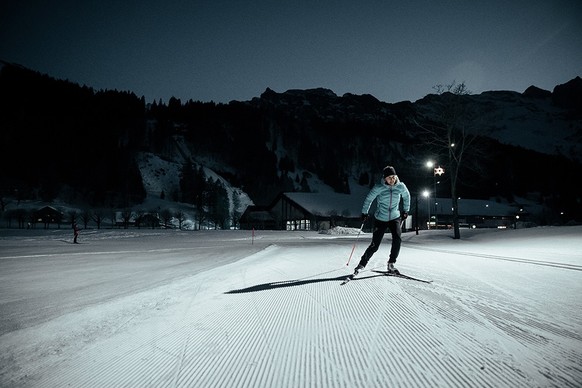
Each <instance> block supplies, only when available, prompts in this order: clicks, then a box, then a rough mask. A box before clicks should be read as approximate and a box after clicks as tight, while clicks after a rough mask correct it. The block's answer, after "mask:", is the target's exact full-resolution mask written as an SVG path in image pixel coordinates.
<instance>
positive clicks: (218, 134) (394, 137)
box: [0, 63, 582, 218]
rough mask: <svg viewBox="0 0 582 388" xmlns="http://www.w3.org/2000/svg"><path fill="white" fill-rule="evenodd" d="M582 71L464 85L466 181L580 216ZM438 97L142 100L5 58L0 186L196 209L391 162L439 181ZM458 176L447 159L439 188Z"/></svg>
mask: <svg viewBox="0 0 582 388" xmlns="http://www.w3.org/2000/svg"><path fill="white" fill-rule="evenodd" d="M580 81H581V80H580V78H579V77H577V78H576V79H574V80H571V81H569V82H567V83H565V84H562V85H558V86H556V88H555V89H554V91H552V92H550V91H544V90H541V89H538V88H535V87H534V86H532V87H530V88H528V90H526V91H525V92H524V93H519V92H513V91H490V92H486V93H482V94H479V95H467V96H463V104H465V105H466V106H467V107H468V109H470V110H471V111H472V112H473V117H474V119H473V120H472V121H470V122H467V124H469V125H468V126H467V127H468V128H469V129H470V130H471V131H473V132H474V133H476V134H478V135H480V139H479V147H476V148H474V149H472V150H471V152H469V153H467V154H466V155H465V162H464V165H463V166H464V168H463V170H462V171H461V176H460V180H459V187H458V192H459V193H460V195H462V196H463V197H466V198H491V197H498V198H502V199H504V200H507V201H512V199H513V197H514V196H520V197H527V198H530V199H532V200H534V201H537V202H538V203H543V204H545V205H547V206H549V207H550V208H553V209H555V211H556V212H559V211H563V210H559V209H558V208H561V209H567V213H568V214H572V215H573V216H574V218H582V209H581V206H582V205H580V203H581V199H580V197H579V195H578V194H576V191H575V190H573V188H574V187H575V185H576V182H579V181H580V180H581V179H582V169H581V168H580V167H581V166H580V163H581V159H580V155H582V152H580V151H582V148H581V147H582V115H581V113H580V112H582V107H581V105H580V96H582V86H581V85H580V84H581V82H580ZM442 99H443V95H436V94H431V95H427V96H426V97H425V98H423V99H421V100H418V101H416V102H409V101H403V102H401V103H397V104H388V103H385V102H382V101H379V100H378V99H376V98H375V97H373V96H371V95H353V94H349V93H348V94H345V95H343V96H337V95H336V94H335V93H334V92H333V91H331V90H328V89H309V90H289V91H286V92H283V93H277V92H275V91H273V90H270V89H267V90H266V91H265V92H264V93H263V94H261V96H259V97H256V98H253V99H252V100H250V101H232V102H231V103H229V104H214V103H212V102H200V101H196V102H195V101H186V102H182V101H180V100H177V99H174V98H172V99H170V101H168V102H167V103H164V102H162V101H154V102H153V103H151V104H146V102H145V101H144V99H143V97H142V98H139V97H137V96H135V95H134V94H133V93H131V92H118V91H103V90H100V91H95V90H93V89H91V88H90V87H87V86H83V87H80V86H78V85H75V84H72V83H69V82H67V81H60V80H55V79H53V78H51V77H50V76H47V75H42V74H38V73H36V72H33V71H30V70H28V69H24V68H22V67H19V66H15V65H12V64H7V63H3V66H2V68H1V71H0V125H1V126H2V129H3V130H2V133H1V135H0V136H1V138H0V163H1V164H2V165H3V166H6V167H5V168H3V169H2V170H1V171H0V194H1V196H2V197H3V198H15V199H18V200H35V199H40V200H43V201H47V202H50V201H54V200H56V199H59V200H61V201H64V202H66V203H70V204H76V205H77V206H93V207H95V206H99V207H112V208H123V207H136V206H140V207H147V208H150V207H151V206H152V205H149V204H148V203H149V202H151V201H152V200H154V199H163V200H164V201H170V202H175V203H183V204H186V205H187V206H190V207H191V208H197V210H196V211H200V209H202V208H208V206H209V205H208V204H209V202H204V201H211V200H212V201H214V203H215V205H213V206H215V207H225V208H227V210H226V211H227V213H228V214H232V212H233V211H240V209H243V208H244V207H245V206H246V205H247V204H250V203H254V204H257V205H266V204H268V203H270V202H271V201H272V200H273V198H274V197H275V196H276V195H277V194H278V193H279V192H281V191H308V192H326V191H329V192H339V193H351V192H353V191H355V190H357V191H360V190H362V189H365V188H366V187H368V186H369V185H370V184H371V183H373V182H376V181H377V179H378V178H379V172H380V171H381V169H382V167H384V166H385V165H386V164H389V163H390V164H393V165H395V166H396V167H397V171H398V174H399V175H400V176H401V178H402V179H403V180H405V181H406V183H407V184H408V186H409V187H410V188H411V189H412V190H415V191H417V190H420V188H422V187H424V186H426V185H427V184H429V183H430V182H431V181H432V175H431V172H430V171H429V170H428V169H426V167H424V162H425V161H426V160H427V159H433V160H434V159H435V158H437V161H438V162H439V164H441V165H443V167H445V170H447V160H446V158H445V155H440V156H439V155H438V153H435V152H434V150H433V149H431V148H430V144H428V143H427V139H426V138H425V137H424V136H423V134H422V133H421V132H420V131H419V129H418V123H419V122H420V123H424V122H429V121H431V120H432V121H434V120H436V117H437V114H438V110H437V108H436V107H438V106H439V104H442ZM31 139H33V141H31ZM15 161H23V162H19V163H15ZM540 177H544V178H546V179H544V181H543V183H544V184H540ZM449 184H450V182H449V177H448V175H447V174H446V173H445V175H444V176H443V177H442V178H441V185H440V186H439V189H440V190H441V193H440V195H442V196H446V195H447V191H448V187H449ZM209 196H210V197H209ZM212 196H213V198H214V199H212V198H211V197H212ZM216 196H218V197H216ZM162 197H163V198H162ZM196 198H199V199H198V200H197V199H196ZM204 198H206V199H204ZM217 198H218V199H217ZM148 201H149V202H148ZM196 201H202V202H203V203H202V202H200V203H198V204H196ZM220 217H223V218H224V215H222V216H220Z"/></svg>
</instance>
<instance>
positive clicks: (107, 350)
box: [32, 247, 582, 388]
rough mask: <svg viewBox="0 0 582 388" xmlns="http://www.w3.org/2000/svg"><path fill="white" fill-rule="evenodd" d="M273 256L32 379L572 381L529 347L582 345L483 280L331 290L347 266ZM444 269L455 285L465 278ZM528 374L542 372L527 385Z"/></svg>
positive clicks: (328, 384) (372, 281)
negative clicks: (275, 260)
mask: <svg viewBox="0 0 582 388" xmlns="http://www.w3.org/2000/svg"><path fill="white" fill-rule="evenodd" d="M273 250H276V251H275V253H276V254H277V255H279V256H282V255H288V260H287V261H286V262H284V264H282V265H279V266H277V267H276V268H269V262H268V255H269V253H267V252H262V253H258V254H256V255H255V256H254V258H253V259H252V261H250V265H247V266H240V267H236V268H239V269H238V270H237V271H238V272H236V273H235V277H237V280H236V283H232V282H231V283H228V284H229V286H228V287H231V286H233V285H234V286H235V290H236V291H241V292H234V293H228V291H229V290H228V289H227V290H224V289H223V288H224V286H222V287H223V288H220V287H221V285H220V282H219V281H218V282H217V280H216V279H217V278H220V279H222V278H224V279H231V278H232V274H229V275H226V274H224V273H222V272H221V271H222V269H216V270H211V271H209V272H208V273H204V274H202V275H199V276H197V277H196V280H195V281H193V282H194V284H195V286H193V287H192V289H193V290H194V292H193V293H192V295H189V300H187V301H185V302H184V307H183V308H182V309H178V311H179V312H180V313H181V314H180V315H179V316H174V315H172V314H170V313H166V314H165V315H162V317H157V318H152V320H151V322H148V324H147V326H146V327H148V328H149V330H147V331H144V330H142V331H139V330H136V331H131V330H125V331H124V332H122V333H116V334H115V336H124V337H123V338H122V340H121V341H120V340H119V338H117V340H116V341H111V343H108V342H107V341H104V342H103V343H100V344H98V345H96V346H94V347H93V348H91V349H89V350H88V351H87V352H85V354H83V355H82V356H81V357H80V358H79V359H75V360H65V361H63V366H65V367H61V368H58V370H57V371H56V372H55V373H54V374H52V376H50V378H48V379H47V378H45V379H44V380H43V381H38V384H32V385H34V386H35V387H36V386H38V387H60V386H66V385H67V384H68V385H69V386H78V387H81V386H82V387H105V386H107V387H123V386H154V387H293V388H296V387H309V388H311V387H325V388H360V387H362V388H363V387H366V388H367V387H373V388H376V387H393V386H399V387H404V388H415V387H432V386H434V387H490V388H496V387H512V388H513V387H530V386H539V385H540V381H543V382H544V383H545V384H544V385H547V384H549V383H553V385H555V386H563V387H576V386H577V384H578V383H579V381H577V377H579V376H580V374H581V370H580V368H579V367H573V366H572V365H580V364H581V363H582V358H581V356H580V354H579V353H576V352H566V351H564V352H565V354H564V358H565V359H566V360H569V363H567V364H566V365H564V366H562V365H561V364H560V360H546V359H544V358H543V357H541V356H539V355H538V354H536V350H537V349H541V348H543V347H547V346H559V345H556V344H555V342H556V341H557V342H558V343H560V341H567V340H568V339H571V340H575V341H581V340H582V338H581V337H580V334H579V333H576V332H575V331H574V329H572V330H571V331H570V330H566V329H564V326H563V325H561V326H560V327H558V328H554V327H553V325H552V322H550V321H548V320H546V318H545V317H544V316H541V317H538V316H536V315H535V314H531V315H528V314H529V313H528V312H519V314H518V311H517V310H515V309H516V308H519V307H514V306H512V304H511V303H508V302H509V301H512V299H514V298H515V295H513V294H512V293H511V292H500V291H501V290H499V289H498V288H496V287H495V285H494V284H489V283H485V282H479V281H477V280H478V279H475V280H476V281H474V282H473V283H467V282H465V283H464V284H463V285H460V284H455V283H454V280H453V279H447V278H446V276H443V277H442V278H441V279H439V277H440V274H437V279H435V282H434V283H431V284H426V283H420V282H416V281H411V280H408V279H402V278H398V277H390V276H384V275H381V274H376V273H373V272H372V270H373V269H374V268H371V269H367V270H366V271H363V272H362V273H361V274H360V275H359V276H358V277H357V278H355V279H354V280H352V281H350V282H349V283H348V284H347V285H345V286H340V283H341V281H340V280H337V281H336V280H335V279H334V276H337V277H338V278H339V277H340V275H342V274H346V272H347V271H346V268H345V267H342V268H340V269H336V270H335V271H332V272H330V271H329V268H330V262H332V261H331V260H328V261H322V262H320V263H317V262H314V261H310V260H308V259H305V258H304V257H303V256H304V255H303V254H302V252H303V250H302V249H301V248H295V249H285V252H284V253H281V251H280V248H279V247H271V248H270V250H269V252H270V253H273ZM297 266H305V268H306V270H305V273H306V276H305V277H303V278H301V279H297V280H290V279H293V278H292V277H290V276H289V275H288V274H289V273H294V274H295V273H297V269H296V267H297ZM301 268H303V267H301ZM403 272H404V273H407V271H403ZM313 273H316V274H317V275H313ZM455 273H456V274H457V275H456V276H458V277H457V278H456V279H457V280H458V279H459V277H461V276H465V275H462V274H459V273H458V272H455ZM346 275H347V274H346ZM411 275H413V276H414V275H415V274H414V273H411ZM228 276H230V277H228ZM330 276H331V277H330ZM419 276H420V275H419ZM210 277H212V278H213V281H209V282H207V283H208V284H207V283H206V282H205V279H208V278H210ZM306 279H313V280H314V281H313V282H309V281H305V280H306ZM318 279H321V281H317V280H318ZM326 279H327V280H326ZM447 282H448V283H447ZM217 283H218V286H217V285H216V284H217ZM293 283H296V284H293ZM269 285H271V286H269ZM242 291H244V292H242ZM201 306H202V307H201ZM289 306H292V307H293V308H289ZM354 328H357V329H356V330H354ZM538 331H539V332H541V333H544V334H545V335H546V336H544V335H541V334H539V333H538ZM440 333H446V335H445V336H441V335H440ZM483 333H485V334H483ZM548 333H549V334H551V335H552V336H553V337H555V338H548V337H547V335H548ZM110 345H111V346H110ZM103 354H106V355H107V356H103ZM95 360H99V362H96V361H95ZM540 374H543V375H544V376H545V378H546V379H545V380H537V379H536V376H539V375H540ZM45 377H46V376H45Z"/></svg>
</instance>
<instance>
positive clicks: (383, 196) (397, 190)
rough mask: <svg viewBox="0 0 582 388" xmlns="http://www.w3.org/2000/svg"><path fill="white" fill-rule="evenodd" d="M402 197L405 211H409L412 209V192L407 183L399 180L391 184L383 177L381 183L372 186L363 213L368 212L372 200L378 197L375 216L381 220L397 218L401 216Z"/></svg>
mask: <svg viewBox="0 0 582 388" xmlns="http://www.w3.org/2000/svg"><path fill="white" fill-rule="evenodd" d="M400 198H402V209H403V211H405V212H407V213H408V212H409V211H410V192H409V191H408V188H407V187H406V185H405V184H404V183H402V182H400V181H398V182H397V183H396V184H395V185H394V186H390V185H388V184H386V182H385V181H384V179H382V180H381V182H380V183H379V184H377V185H375V186H374V187H372V190H370V192H369V193H368V195H367V196H366V199H365V200H364V205H363V206H362V214H368V211H370V206H372V202H374V199H378V202H377V204H376V213H374V217H375V218H376V219H377V220H380V221H391V220H395V219H396V218H398V217H400V209H399V204H400Z"/></svg>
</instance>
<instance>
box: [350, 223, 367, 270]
mask: <svg viewBox="0 0 582 388" xmlns="http://www.w3.org/2000/svg"><path fill="white" fill-rule="evenodd" d="M364 222H365V221H364ZM364 222H362V226H360V230H359V231H358V235H357V236H356V241H354V245H353V246H352V252H351V253H350V257H349V258H348V262H347V263H346V266H348V265H350V261H351V260H352V255H353V254H354V249H356V243H357V242H358V237H360V233H362V229H364Z"/></svg>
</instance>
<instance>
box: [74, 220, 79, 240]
mask: <svg viewBox="0 0 582 388" xmlns="http://www.w3.org/2000/svg"><path fill="white" fill-rule="evenodd" d="M73 233H74V239H73V243H74V244H78V242H77V237H79V226H77V223H76V222H75V223H74V224H73Z"/></svg>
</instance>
